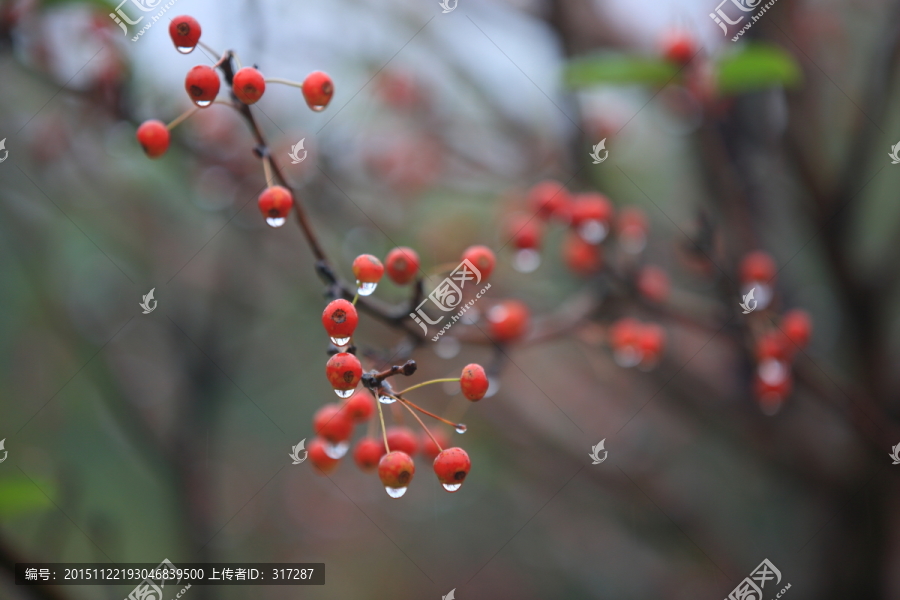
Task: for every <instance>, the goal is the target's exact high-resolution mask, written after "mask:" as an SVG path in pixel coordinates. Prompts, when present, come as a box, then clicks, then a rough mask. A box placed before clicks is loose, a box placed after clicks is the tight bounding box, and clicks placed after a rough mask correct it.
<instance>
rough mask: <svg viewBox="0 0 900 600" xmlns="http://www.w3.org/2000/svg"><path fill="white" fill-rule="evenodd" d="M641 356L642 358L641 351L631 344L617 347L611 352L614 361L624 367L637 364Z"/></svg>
mask: <svg viewBox="0 0 900 600" xmlns="http://www.w3.org/2000/svg"><path fill="white" fill-rule="evenodd" d="M641 358H643V355H642V353H640V352H638V351H637V349H636V348H634V347H632V346H626V347H625V348H618V349H616V351H615V352H614V353H613V360H615V361H616V364H617V365H619V366H620V367H624V368H626V369H628V368H630V367H635V366H637V365H638V363H640V362H641Z"/></svg>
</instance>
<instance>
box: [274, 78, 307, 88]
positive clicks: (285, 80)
mask: <svg viewBox="0 0 900 600" xmlns="http://www.w3.org/2000/svg"><path fill="white" fill-rule="evenodd" d="M266 83H281V84H284V85H292V86H294V87H298V88H301V89H302V88H303V84H302V83H297V82H296V81H291V80H290V79H282V78H281V77H266Z"/></svg>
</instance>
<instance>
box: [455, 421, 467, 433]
mask: <svg viewBox="0 0 900 600" xmlns="http://www.w3.org/2000/svg"><path fill="white" fill-rule="evenodd" d="M466 429H467V428H466V425H465V423H459V424H458V425H457V426H456V433H465V432H466Z"/></svg>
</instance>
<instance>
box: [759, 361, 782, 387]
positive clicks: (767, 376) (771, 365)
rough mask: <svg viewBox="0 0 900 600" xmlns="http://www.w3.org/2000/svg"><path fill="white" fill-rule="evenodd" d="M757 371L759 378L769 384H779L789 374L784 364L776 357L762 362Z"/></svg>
mask: <svg viewBox="0 0 900 600" xmlns="http://www.w3.org/2000/svg"><path fill="white" fill-rule="evenodd" d="M756 372H757V373H759V378H760V379H762V380H763V381H764V382H766V383H767V384H769V385H778V384H779V383H781V382H782V381H784V378H785V377H787V374H788V372H787V369H786V368H785V367H784V364H783V363H782V362H780V361H778V360H775V359H774V358H770V359H768V360H764V361H763V362H762V363H760V365H759V367H758V368H757V371H756Z"/></svg>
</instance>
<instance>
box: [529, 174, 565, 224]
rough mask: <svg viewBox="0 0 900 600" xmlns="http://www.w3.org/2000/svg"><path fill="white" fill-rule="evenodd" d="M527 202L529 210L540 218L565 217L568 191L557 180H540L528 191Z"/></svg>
mask: <svg viewBox="0 0 900 600" xmlns="http://www.w3.org/2000/svg"><path fill="white" fill-rule="evenodd" d="M528 203H529V205H530V207H531V211H532V212H533V213H537V216H538V217H540V218H542V219H549V218H550V217H552V216H557V217H565V216H567V213H568V210H567V207H568V204H569V191H568V190H567V189H566V187H565V186H564V185H563V184H561V183H560V182H558V181H553V180H547V181H542V182H540V183H538V184H535V186H534V187H532V188H531V190H530V191H529V192H528Z"/></svg>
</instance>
